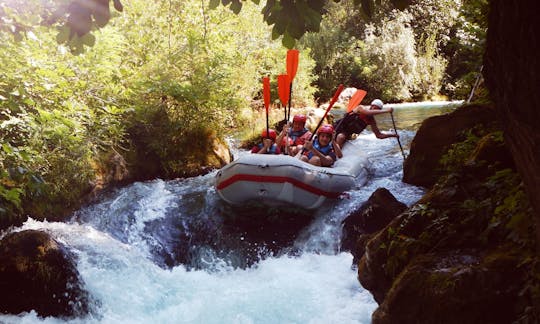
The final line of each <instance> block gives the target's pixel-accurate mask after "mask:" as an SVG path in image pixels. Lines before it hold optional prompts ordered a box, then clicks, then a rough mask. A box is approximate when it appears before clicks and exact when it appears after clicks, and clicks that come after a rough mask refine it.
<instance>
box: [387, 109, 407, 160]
mask: <svg viewBox="0 0 540 324" xmlns="http://www.w3.org/2000/svg"><path fill="white" fill-rule="evenodd" d="M390 117H392V125H394V131H395V132H396V135H398V132H397V128H396V122H395V121H394V113H392V112H390ZM396 138H397V142H398V144H399V148H400V150H401V155H403V161H405V153H404V152H403V147H402V146H401V141H400V140H399V136H396Z"/></svg>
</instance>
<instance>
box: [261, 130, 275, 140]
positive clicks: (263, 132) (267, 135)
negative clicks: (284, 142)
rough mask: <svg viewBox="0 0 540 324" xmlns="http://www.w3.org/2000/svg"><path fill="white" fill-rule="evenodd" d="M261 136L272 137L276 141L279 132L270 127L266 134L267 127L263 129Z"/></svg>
mask: <svg viewBox="0 0 540 324" xmlns="http://www.w3.org/2000/svg"><path fill="white" fill-rule="evenodd" d="M261 136H262V138H271V139H273V140H274V141H275V140H276V137H277V133H276V131H275V130H273V129H269V130H268V134H266V129H263V131H262V133H261Z"/></svg>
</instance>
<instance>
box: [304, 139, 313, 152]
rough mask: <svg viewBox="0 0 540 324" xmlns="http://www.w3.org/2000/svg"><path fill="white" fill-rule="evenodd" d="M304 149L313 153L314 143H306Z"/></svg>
mask: <svg viewBox="0 0 540 324" xmlns="http://www.w3.org/2000/svg"><path fill="white" fill-rule="evenodd" d="M304 149H306V150H307V151H311V150H312V149H313V141H306V142H305V143H304Z"/></svg>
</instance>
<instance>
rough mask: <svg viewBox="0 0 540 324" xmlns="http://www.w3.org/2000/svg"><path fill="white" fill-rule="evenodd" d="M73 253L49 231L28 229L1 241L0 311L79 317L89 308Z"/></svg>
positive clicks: (89, 303)
mask: <svg viewBox="0 0 540 324" xmlns="http://www.w3.org/2000/svg"><path fill="white" fill-rule="evenodd" d="M73 260H74V256H73V255H72V254H71V253H69V252H68V251H67V250H66V248H65V247H63V246H62V245H61V244H59V243H58V242H57V241H55V240H53V239H52V238H51V237H50V236H49V234H47V233H45V232H40V231H34V230H27V231H22V232H16V233H11V234H9V235H7V236H6V237H4V238H3V239H2V241H0V290H1V291H2V293H1V294H0V311H1V312H2V313H10V314H19V313H21V312H29V311H31V310H35V311H36V312H37V313H38V314H39V315H40V316H55V317H66V318H72V317H81V316H85V315H87V314H88V313H89V312H90V311H91V309H90V307H91V301H92V300H91V297H90V296H89V294H88V293H87V292H86V290H85V289H84V283H83V282H82V281H81V278H80V275H79V272H78V271H77V268H76V266H75V263H74V261H73Z"/></svg>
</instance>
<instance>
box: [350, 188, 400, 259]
mask: <svg viewBox="0 0 540 324" xmlns="http://www.w3.org/2000/svg"><path fill="white" fill-rule="evenodd" d="M405 209H407V205H405V204H404V203H402V202H399V201H398V200H397V199H396V198H395V197H394V196H393V195H392V193H390V191H388V190H387V189H385V188H378V189H377V190H375V191H374V192H373V193H372V194H371V196H370V197H369V199H368V200H367V201H366V202H365V203H364V204H362V206H361V207H360V209H358V210H357V211H354V212H353V213H352V214H351V215H349V216H348V217H347V218H345V220H344V221H343V235H342V239H341V250H343V251H351V252H352V254H353V256H354V258H355V261H354V262H356V260H357V259H359V258H360V257H362V254H363V246H362V245H361V246H358V245H357V238H358V237H359V236H360V235H362V239H363V241H364V240H365V239H366V236H365V235H366V234H373V233H375V232H377V231H380V230H381V229H383V228H384V227H385V226H386V225H388V224H389V223H390V221H391V220H392V219H394V218H395V217H396V216H397V215H399V214H401V213H402V212H403V211H405ZM368 236H369V235H368Z"/></svg>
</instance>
